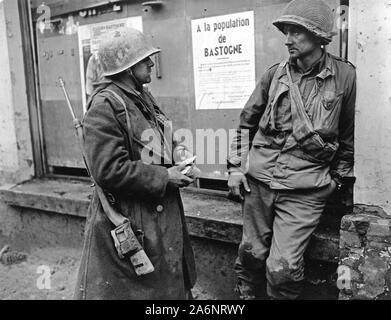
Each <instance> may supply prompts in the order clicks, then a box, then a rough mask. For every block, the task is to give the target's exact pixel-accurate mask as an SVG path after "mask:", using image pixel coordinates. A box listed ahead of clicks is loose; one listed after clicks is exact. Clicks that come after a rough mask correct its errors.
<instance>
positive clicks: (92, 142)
mask: <svg viewBox="0 0 391 320" xmlns="http://www.w3.org/2000/svg"><path fill="white" fill-rule="evenodd" d="M159 51H160V50H159V49H156V48H154V47H153V46H152V45H151V44H150V43H149V41H148V40H147V38H146V37H145V35H144V34H143V33H141V32H140V31H137V30H135V29H132V28H123V29H119V30H116V31H114V32H111V33H108V34H107V35H106V36H105V37H104V38H103V39H102V43H101V45H100V48H99V51H98V58H99V61H100V63H101V66H102V69H103V73H104V78H103V80H102V81H101V83H100V84H99V86H98V87H97V89H96V90H95V91H94V93H93V94H92V96H91V98H90V100H89V103H88V112H87V114H86V115H85V118H84V121H83V128H84V136H85V145H84V149H85V155H86V160H87V163H88V164H89V169H90V173H91V175H92V177H93V178H94V181H95V182H96V183H97V184H98V185H99V186H100V187H101V188H102V189H103V190H104V191H105V192H106V194H107V196H108V199H110V202H111V204H112V205H113V206H114V207H115V208H116V209H117V210H118V211H119V212H121V213H122V214H123V215H124V216H125V217H126V218H128V219H129V220H130V221H131V224H132V229H133V231H134V232H135V233H136V232H137V236H138V238H139V242H140V243H141V244H142V246H143V248H144V251H145V253H146V254H147V256H148V257H149V259H150V261H151V262H152V264H153V266H154V269H155V271H154V272H153V273H150V274H147V275H143V276H137V275H136V273H135V270H134V268H133V266H132V265H131V263H130V261H129V259H120V257H119V256H118V255H117V251H116V248H115V246H114V242H113V239H112V238H111V234H110V233H111V231H112V230H113V229H114V228H115V226H113V224H112V223H111V221H110V220H109V218H108V217H107V216H106V214H105V212H104V210H103V208H102V205H101V203H100V200H99V197H98V196H97V194H96V192H94V196H93V198H92V200H91V205H90V208H89V214H88V220H87V227H86V238H85V244H84V249H83V255H82V260H81V266H80V269H79V275H78V280H77V287H76V291H75V298H76V299H88V300H91V299H94V300H95V299H103V300H113V299H114V300H150V299H157V300H161V299H170V300H171V299H176V300H181V299H186V298H189V297H190V296H191V288H192V287H193V285H194V283H195V278H196V274H195V263H194V256H193V251H192V248H191V245H190V240H189V235H188V231H187V228H186V223H185V219H184V212H183V206H182V202H181V198H180V193H179V188H181V187H184V186H187V185H189V184H190V183H191V182H192V181H193V178H192V177H189V176H186V175H183V174H182V173H181V172H182V171H183V170H184V167H183V166H180V165H176V166H175V165H174V163H175V161H174V159H173V158H174V154H175V152H174V151H175V150H174V151H173V149H175V148H176V147H177V145H176V143H175V141H173V139H172V131H171V130H172V128H171V125H170V122H169V121H168V119H167V117H166V116H165V114H164V113H163V111H162V110H161V109H160V108H159V107H158V105H157V103H156V101H155V99H154V98H153V96H152V95H151V94H150V93H149V91H148V90H147V89H146V87H145V86H144V85H145V84H148V83H150V82H151V80H152V79H151V71H152V68H153V66H154V63H153V62H152V60H151V58H150V57H151V56H152V55H154V54H156V53H158V52H159Z"/></svg>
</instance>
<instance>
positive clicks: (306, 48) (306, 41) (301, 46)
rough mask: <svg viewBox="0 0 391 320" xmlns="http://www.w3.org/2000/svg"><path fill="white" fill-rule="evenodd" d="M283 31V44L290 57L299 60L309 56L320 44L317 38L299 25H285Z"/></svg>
mask: <svg viewBox="0 0 391 320" xmlns="http://www.w3.org/2000/svg"><path fill="white" fill-rule="evenodd" d="M284 33H285V35H286V40H285V45H286V46H287V48H288V51H289V55H290V57H291V58H292V59H299V60H301V59H303V58H305V57H307V56H310V55H311V54H312V53H314V51H315V50H316V49H318V48H320V46H321V41H320V40H319V39H317V38H316V37H315V36H313V35H312V34H311V33H310V32H308V31H307V30H306V29H304V28H302V27H300V26H295V25H285V27H284Z"/></svg>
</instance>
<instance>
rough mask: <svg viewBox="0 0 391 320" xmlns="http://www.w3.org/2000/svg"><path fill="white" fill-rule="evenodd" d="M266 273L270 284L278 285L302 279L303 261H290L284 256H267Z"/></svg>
mask: <svg viewBox="0 0 391 320" xmlns="http://www.w3.org/2000/svg"><path fill="white" fill-rule="evenodd" d="M266 274H267V278H268V281H269V283H270V284H271V285H275V286H278V285H280V284H284V283H289V282H300V281H303V280H304V263H303V262H295V263H292V262H290V261H288V260H287V259H284V258H278V259H275V258H273V257H269V258H268V259H267V261H266Z"/></svg>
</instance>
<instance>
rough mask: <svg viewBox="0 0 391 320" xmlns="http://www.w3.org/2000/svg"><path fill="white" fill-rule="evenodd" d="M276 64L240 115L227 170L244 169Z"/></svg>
mask: <svg viewBox="0 0 391 320" xmlns="http://www.w3.org/2000/svg"><path fill="white" fill-rule="evenodd" d="M276 69H277V66H275V67H272V68H271V69H269V70H268V71H267V72H266V73H265V74H264V75H263V77H262V79H261V81H260V82H259V83H258V84H257V87H256V88H255V90H254V92H253V93H252V95H251V97H250V99H249V100H248V102H247V103H246V105H245V107H244V109H243V111H242V113H241V115H240V123H239V128H238V129H237V131H236V135H235V136H234V138H233V140H232V144H231V150H230V153H229V156H228V161H227V162H228V171H229V172H235V171H241V172H245V171H246V168H245V167H246V163H247V157H248V153H249V151H250V148H251V144H252V141H253V139H254V137H255V135H256V133H257V131H258V127H259V121H260V120H261V117H262V115H263V114H264V112H265V109H266V105H267V102H268V99H269V88H270V84H271V81H272V79H273V76H274V73H275V72H276Z"/></svg>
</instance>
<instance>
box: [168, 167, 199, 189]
mask: <svg viewBox="0 0 391 320" xmlns="http://www.w3.org/2000/svg"><path fill="white" fill-rule="evenodd" d="M185 168H186V166H175V167H172V168H170V169H168V183H169V184H171V185H172V186H174V187H178V188H183V187H187V186H188V185H189V184H191V183H193V182H194V180H193V179H190V178H189V177H187V176H185V175H184V174H182V173H181V171H183V170H184V169H185Z"/></svg>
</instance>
